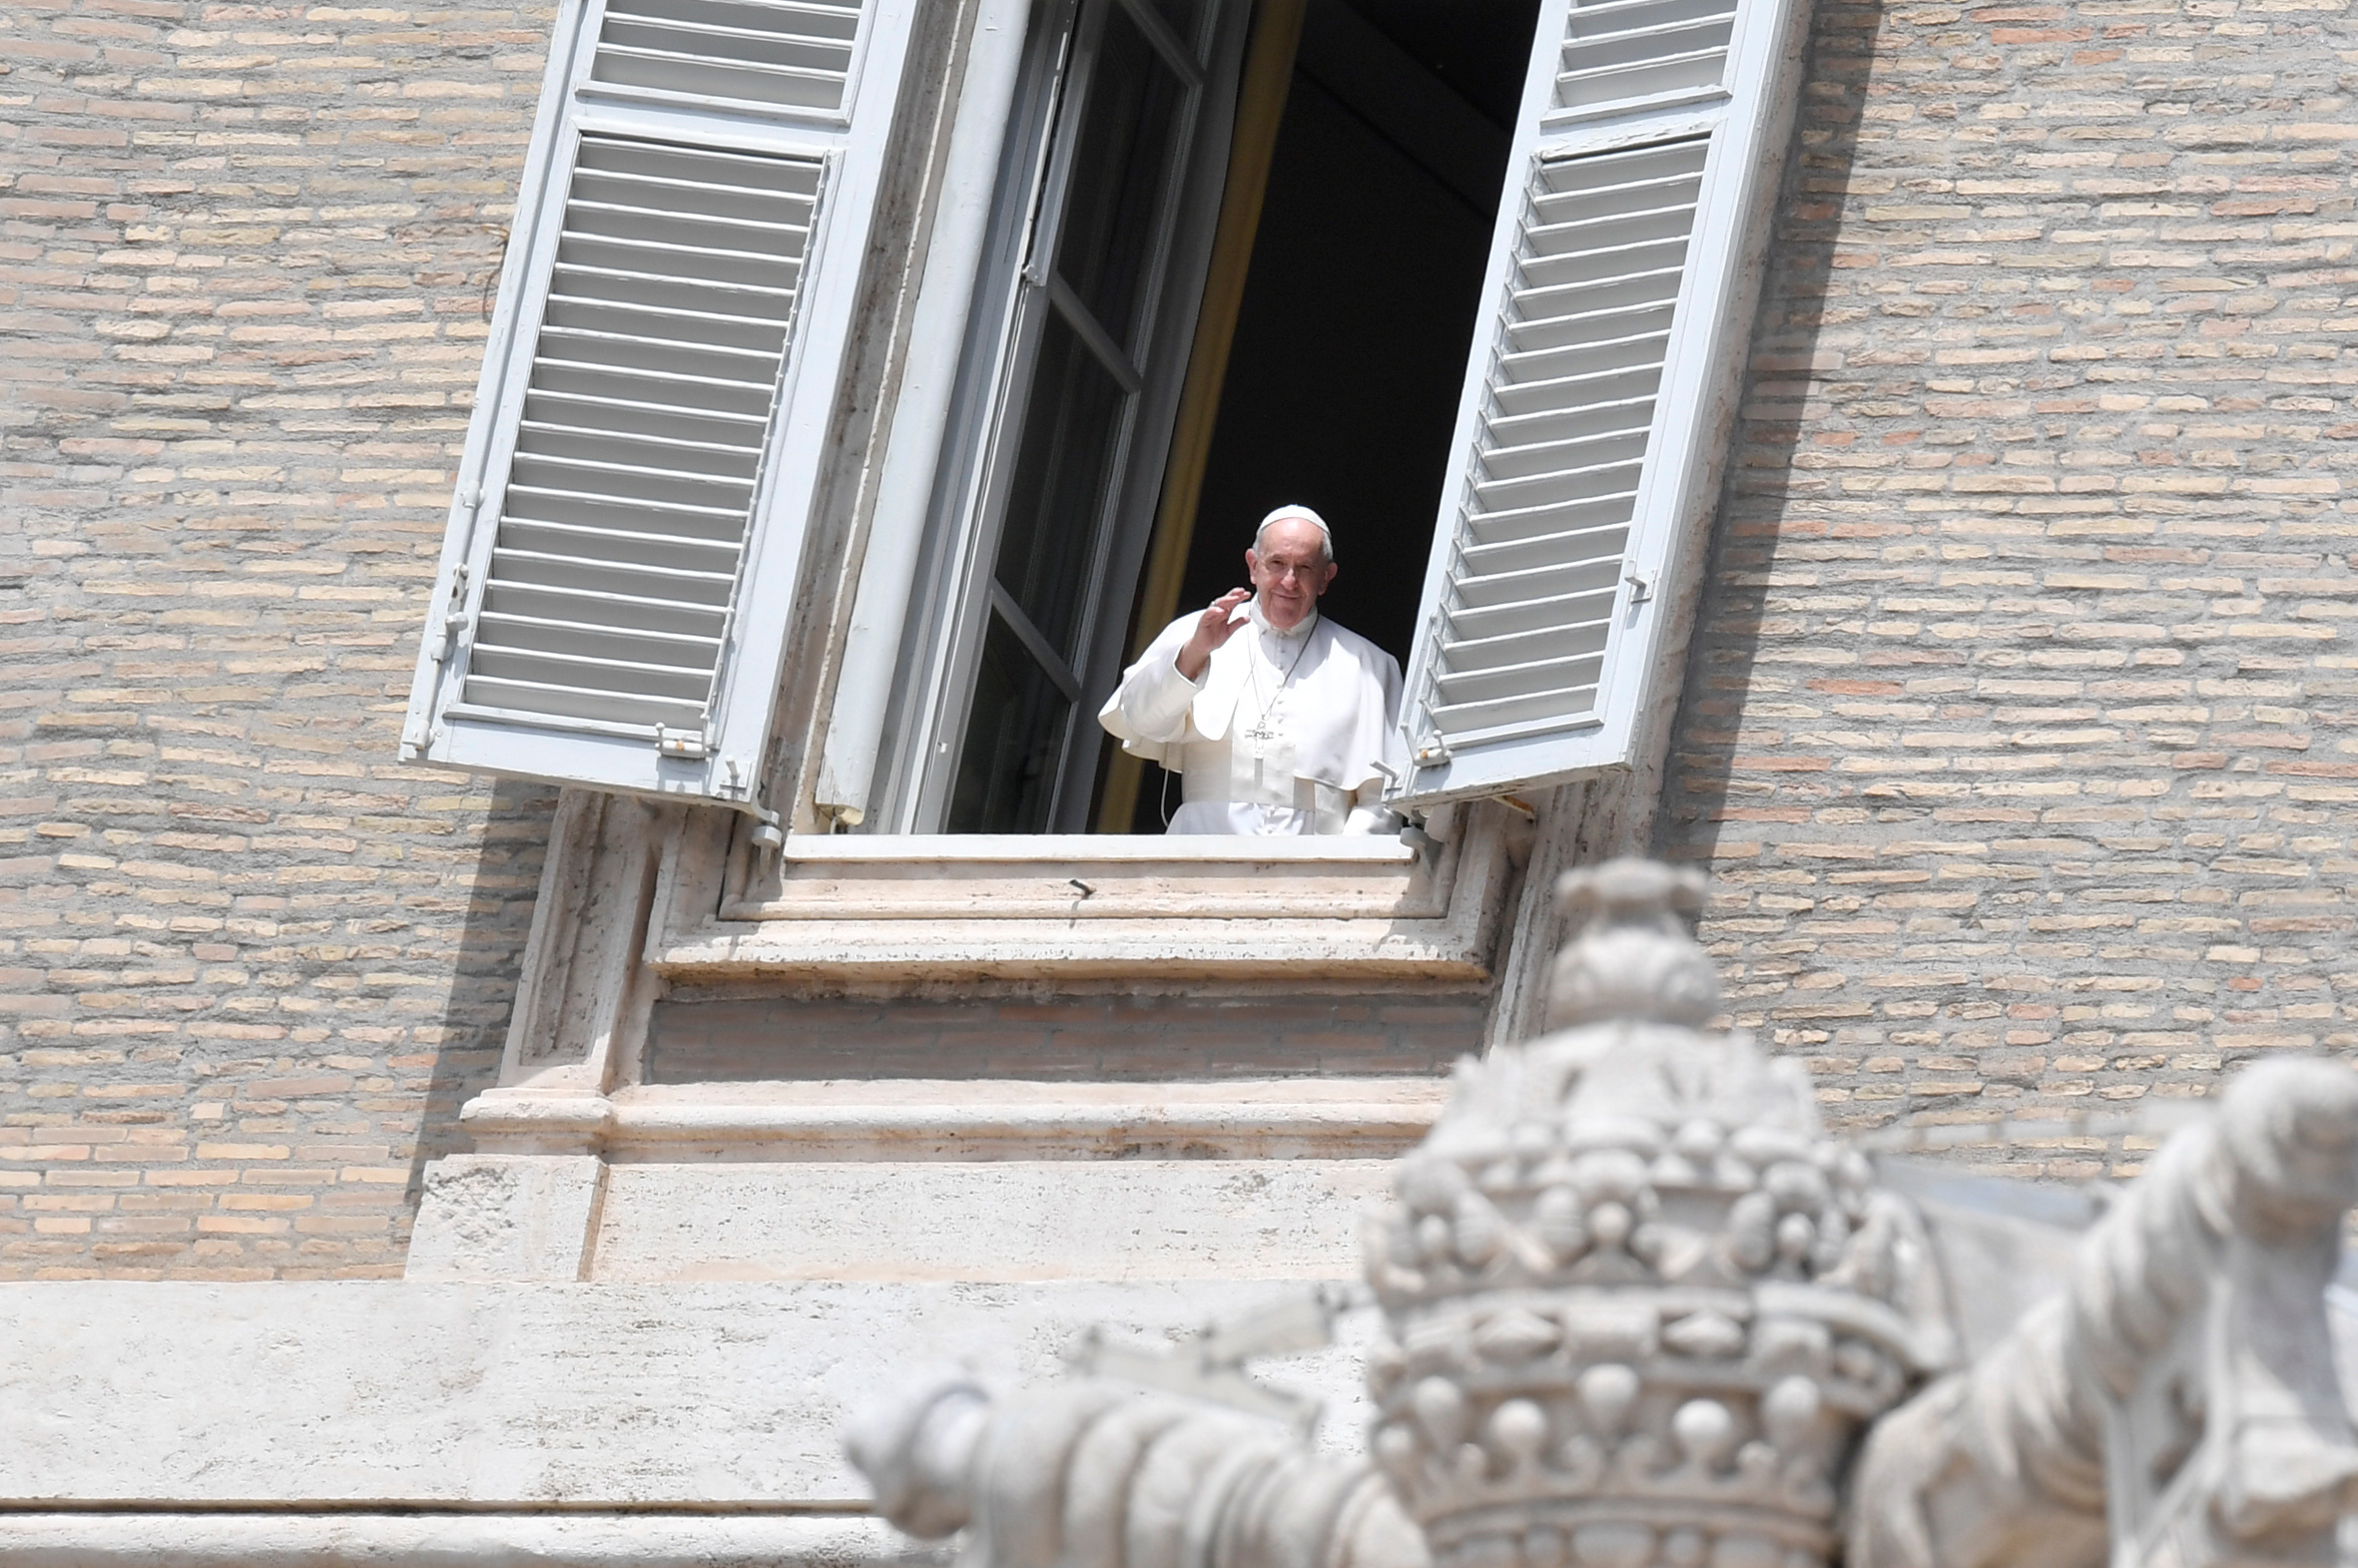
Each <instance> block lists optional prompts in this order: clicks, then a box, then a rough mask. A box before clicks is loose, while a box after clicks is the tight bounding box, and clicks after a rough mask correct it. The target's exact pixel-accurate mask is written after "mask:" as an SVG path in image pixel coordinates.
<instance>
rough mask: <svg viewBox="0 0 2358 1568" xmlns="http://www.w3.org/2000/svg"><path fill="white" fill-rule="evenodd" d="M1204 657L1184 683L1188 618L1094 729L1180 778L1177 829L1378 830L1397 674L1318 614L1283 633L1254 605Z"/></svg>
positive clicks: (1133, 674)
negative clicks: (1182, 650)
mask: <svg viewBox="0 0 2358 1568" xmlns="http://www.w3.org/2000/svg"><path fill="white" fill-rule="evenodd" d="M1241 614H1242V615H1243V616H1244V618H1245V621H1246V623H1247V624H1246V625H1244V626H1242V627H1240V628H1239V629H1238V630H1237V631H1236V633H1235V634H1234V635H1233V636H1231V637H1230V638H1229V639H1228V641H1227V642H1225V643H1222V644H1221V645H1220V646H1219V647H1218V648H1215V649H1213V650H1212V657H1211V662H1210V663H1209V664H1207V665H1206V666H1205V667H1204V673H1203V675H1202V676H1201V677H1200V678H1198V679H1196V680H1194V681H1190V680H1188V679H1187V677H1185V676H1183V675H1181V674H1180V673H1179V649H1180V646H1181V645H1182V644H1184V643H1185V642H1186V641H1187V639H1188V637H1189V636H1190V635H1191V634H1192V633H1193V632H1194V630H1195V625H1196V621H1197V619H1198V617H1197V616H1193V615H1191V616H1187V617H1185V618H1183V619H1181V620H1177V621H1173V622H1172V623H1171V624H1170V625H1169V626H1167V627H1165V628H1164V629H1163V632H1162V635H1161V636H1159V637H1157V638H1156V639H1155V640H1154V642H1153V643H1152V644H1150V645H1149V646H1148V648H1147V650H1146V652H1145V653H1144V654H1143V655H1141V656H1140V657H1139V660H1138V662H1137V663H1136V664H1134V665H1132V666H1130V668H1129V669H1127V670H1125V671H1124V672H1122V684H1121V685H1120V686H1119V687H1117V688H1116V689H1115V690H1114V694H1113V696H1112V697H1111V698H1109V699H1107V701H1106V704H1105V708H1104V711H1103V712H1101V713H1099V714H1098V715H1097V722H1098V723H1099V724H1101V725H1103V726H1104V727H1105V729H1106V731H1107V732H1108V733H1109V734H1111V735H1113V736H1114V737H1116V738H1117V739H1119V740H1120V742H1121V743H1122V749H1123V750H1124V751H1126V752H1131V753H1134V754H1135V755H1137V756H1139V757H1143V758H1145V759H1146V760H1147V761H1149V762H1153V763H1159V764H1161V765H1162V766H1163V767H1164V768H1166V769H1168V770H1169V771H1170V772H1172V773H1175V774H1178V775H1180V777H1181V779H1182V781H1183V786H1184V794H1185V797H1186V803H1185V804H1183V805H1181V806H1180V807H1179V810H1178V813H1177V814H1176V815H1174V816H1173V817H1172V818H1171V831H1172V832H1175V833H1380V832H1389V831H1392V830H1393V829H1395V828H1397V827H1398V826H1399V825H1400V823H1399V819H1398V818H1397V817H1395V816H1394V815H1393V814H1392V813H1391V812H1390V811H1388V810H1386V809H1384V805H1383V791H1384V775H1383V773H1382V772H1381V771H1380V770H1379V769H1378V768H1377V767H1376V765H1377V764H1378V763H1380V762H1381V763H1386V764H1390V765H1392V767H1393V768H1394V770H1395V771H1396V772H1397V771H1398V768H1399V763H1398V761H1397V755H1396V754H1397V753H1398V752H1399V750H1400V748H1399V739H1398V732H1397V731H1396V729H1395V725H1396V723H1397V721H1398V720H1399V718H1400V686H1401V681H1400V664H1399V662H1398V661H1396V660H1395V659H1394V658H1393V657H1392V655H1390V654H1388V653H1386V652H1385V651H1384V650H1383V649H1381V648H1378V647H1377V646H1376V645H1375V644H1373V643H1371V642H1369V641H1368V640H1367V639H1366V638H1364V637H1362V636H1360V635H1359V634H1358V633H1357V632H1347V631H1345V630H1344V629H1343V628H1342V627H1339V626H1337V625H1336V624H1335V623H1334V622H1332V621H1330V620H1328V619H1327V618H1326V617H1325V616H1323V615H1314V616H1310V617H1308V618H1306V619H1305V620H1304V621H1303V622H1302V624H1300V625H1298V626H1296V627H1294V628H1292V629H1291V630H1289V631H1283V632H1281V631H1279V630H1278V629H1277V628H1275V627H1273V626H1271V625H1270V624H1269V622H1268V621H1267V620H1266V619H1265V618H1264V617H1263V616H1262V613H1261V604H1260V601H1259V600H1254V601H1252V602H1250V603H1248V604H1247V605H1246V606H1245V607H1244V610H1243V611H1242V612H1241Z"/></svg>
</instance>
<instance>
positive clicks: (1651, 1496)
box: [1368, 861, 1950, 1568]
mask: <svg viewBox="0 0 2358 1568" xmlns="http://www.w3.org/2000/svg"><path fill="white" fill-rule="evenodd" d="M1562 896H1563V902H1564V905H1565V908H1566V911H1567V913H1568V914H1570V915H1571V917H1572V918H1573V919H1574V920H1577V921H1580V922H1582V924H1581V927H1580V929H1579V934H1578V935H1577V936H1576V938H1575V939H1574V940H1573V942H1572V943H1571V945H1570V946H1569V947H1568V948H1566V949H1565V951H1564V952H1563V954H1562V956H1561V958H1560V959H1559V960H1558V962H1557V964H1556V967H1555V973H1554V996H1555V1006H1554V1008H1553V1011H1552V1013H1551V1017H1552V1019H1553V1020H1554V1021H1555V1022H1557V1023H1558V1024H1559V1025H1560V1027H1558V1028H1557V1029H1556V1030H1555V1031H1554V1032H1552V1033H1549V1034H1547V1035H1545V1036H1543V1037H1541V1038H1540V1039H1538V1040H1534V1041H1532V1042H1531V1043H1530V1044H1529V1045H1527V1046H1525V1047H1523V1048H1522V1049H1520V1050H1517V1051H1507V1052H1501V1053H1499V1054H1498V1055H1496V1056H1495V1057H1493V1058H1492V1059H1490V1060H1489V1061H1487V1062H1481V1063H1474V1062H1468V1063H1464V1064H1462V1065H1461V1067H1460V1069H1459V1075H1458V1082H1457V1089H1456V1093H1455V1095H1454V1097H1453V1098H1452V1100H1451V1102H1450V1105H1449V1108H1448V1109H1447V1111H1445V1112H1444V1114H1443V1116H1442V1119H1441V1122H1440V1124H1439V1125H1438V1126H1437V1127H1435V1129H1434V1131H1433V1135H1432V1137H1431V1138H1429V1139H1428V1140H1427V1141H1426V1143H1425V1144H1424V1145H1423V1146H1422V1147H1421V1148H1419V1149H1418V1150H1416V1151H1415V1152H1414V1153H1413V1154H1411V1155H1410V1156H1409V1157H1408V1158H1406V1159H1405V1160H1403V1161H1402V1162H1401V1165H1400V1167H1399V1171H1398V1175H1397V1180H1396V1182H1395V1190H1396V1192H1397V1194H1398V1202H1397V1203H1396V1204H1395V1205H1394V1207H1393V1209H1392V1211H1391V1212H1390V1213H1389V1214H1387V1215H1386V1216H1385V1217H1384V1218H1383V1219H1382V1220H1381V1221H1380V1222H1379V1223H1378V1224H1377V1225H1376V1226H1375V1227H1374V1228H1373V1230H1372V1235H1371V1239H1370V1244H1369V1268H1368V1279H1369V1283H1370V1284H1371V1285H1372V1286H1373V1287H1374V1289H1375V1292H1376V1297H1377V1300H1378V1301H1379V1302H1380V1303H1381V1305H1382V1306H1383V1308H1384V1311H1385V1314H1386V1317H1387V1319H1388V1321H1389V1326H1390V1329H1391V1336H1390V1338H1389V1339H1388V1340H1387V1341H1386V1342H1385V1343H1383V1344H1382V1345H1381V1346H1380V1347H1379V1348H1378V1349H1377V1351H1376V1352H1375V1354H1374V1356H1373V1357H1372V1360H1371V1364H1370V1367H1369V1381H1370V1385H1371V1388H1372V1391H1373V1392H1374V1395H1375V1397H1376V1400H1377V1403H1378V1406H1379V1409H1380V1410H1381V1412H1382V1413H1381V1416H1380V1418H1379V1420H1378V1423H1377V1426H1376V1429H1375V1433H1374V1452H1375V1457H1376V1460H1377V1462H1378V1464H1379V1465H1381V1466H1382V1467H1383V1469H1384V1471H1385V1473H1386V1474H1387V1475H1388V1476H1389V1477H1390V1478H1391V1479H1392V1481H1393V1484H1394V1486H1395V1487H1396V1488H1397V1489H1398V1491H1399V1492H1400V1495H1401V1497H1402V1498H1403V1500H1404V1501H1405V1502H1406V1504H1407V1506H1408V1510H1409V1512H1410V1514H1411V1515H1412V1516H1413V1517H1414V1518H1415V1519H1416V1520H1417V1521H1418V1522H1419V1523H1420V1524H1421V1525H1423V1526H1424V1528H1425V1532H1426V1535H1427V1538H1428V1540H1429V1542H1430V1544H1431V1547H1432V1551H1433V1556H1434V1559H1435V1561H1436V1563H1437V1564H1439V1565H1441V1568H1560V1565H1562V1564H1564V1563H1566V1562H1576V1563H1581V1564H1598V1565H1609V1568H1640V1565H1643V1564H1649V1563H1656V1562H1659V1563H1663V1564H1668V1565H1671V1568H1700V1565H1705V1564H1708V1565H1710V1568H1807V1565H1814V1564H1817V1563H1821V1562H1823V1561H1824V1560H1825V1559H1826V1557H1827V1555H1828V1554H1829V1552H1830V1551H1831V1549H1832V1546H1833V1542H1834V1535H1833V1528H1834V1517H1835V1504H1836V1490H1835V1481H1836V1478H1837V1474H1838V1468H1839V1466H1840V1465H1841V1463H1842V1462H1843V1460H1844V1459H1845V1458H1846V1457H1847V1455H1848V1452H1849V1449H1850V1445H1851V1442H1852V1439H1853V1437H1854V1435H1855V1433H1856V1431H1857V1429H1858V1427H1859V1426H1860V1424H1861V1423H1863V1422H1865V1421H1868V1420H1871V1419H1872V1418H1873V1417H1875V1416H1876V1415H1878V1414H1880V1413H1881V1412H1882V1411H1884V1410H1885V1409H1887V1408H1889V1407H1890V1406H1891V1405H1893V1404H1894V1403H1896V1402H1897V1401H1898V1400H1899V1399H1900V1397H1901V1396H1902V1395H1903V1394H1904V1393H1905V1392H1906V1391H1907V1390H1908V1388H1909V1387H1910V1386H1911V1385H1912V1384H1913V1382H1914V1381H1915V1380H1916V1378H1918V1377H1919V1376H1920V1375H1922V1374H1924V1373H1926V1372H1929V1371H1933V1370H1936V1369H1938V1368H1940V1367H1942V1366H1943V1365H1945V1364H1946V1363H1947V1360H1948V1358H1949V1354H1950V1343H1949V1337H1948V1334H1947V1332H1946V1329H1945V1328H1944V1326H1943V1325H1942V1323H1941V1320H1940V1315H1939V1303H1938V1297H1937V1292H1936V1290H1935V1288H1934V1285H1933V1282H1932V1280H1931V1277H1930V1274H1929V1271H1928V1267H1927V1262H1928V1260H1927V1253H1926V1249H1925V1246H1924V1242H1923V1238H1922V1236H1921V1235H1920V1233H1919V1231H1918V1228H1917V1226H1916V1223H1915V1218H1914V1216H1913V1214H1912V1213H1911V1212H1910V1211H1909V1210H1908V1209H1907V1208H1906V1207H1905V1206H1904V1205H1903V1204H1901V1203H1899V1202H1898V1201H1897V1200H1894V1199H1892V1198H1890V1197H1888V1196H1886V1195H1882V1194H1879V1193H1878V1192H1877V1191H1876V1189H1875V1186H1874V1182H1873V1175H1872V1172H1871V1170H1870V1169H1869V1167H1868V1164H1867V1162H1866V1161H1865V1159H1864V1158H1862V1157H1861V1156H1860V1155H1858V1154H1857V1153H1856V1152H1854V1151H1851V1150H1848V1149H1845V1148H1843V1147H1842V1146H1841V1145H1838V1144H1835V1143H1833V1142H1831V1141H1829V1140H1828V1139H1827V1138H1826V1136H1825V1134H1824V1132H1823V1130H1822V1129H1821V1127H1820V1125H1819V1122H1818V1117H1817V1113H1816V1109H1815V1107H1814V1105H1813V1103H1812V1100H1811V1097H1810V1093H1809V1086H1808V1083H1807V1080H1806V1079H1805V1078H1804V1077H1803V1076H1802V1074H1801V1073H1800V1072H1799V1071H1798V1069H1797V1068H1795V1067H1794V1065H1793V1064H1790V1063H1778V1062H1771V1061H1769V1060H1767V1059H1766V1058H1764V1057H1763V1056H1762V1055H1761V1053H1760V1052H1759V1051H1758V1049H1757V1048H1756V1047H1755V1046H1754V1045H1753V1043H1752V1041H1751V1040H1750V1038H1749V1037H1748V1036H1745V1035H1743V1034H1740V1033H1738V1034H1707V1033H1705V1032H1703V1030H1702V1029H1701V1027H1700V1026H1701V1025H1703V1024H1704V1023H1705V1022H1707V1021H1708V1020H1709V1019H1710V1017H1711V1016H1712V1015H1713V1014H1714V1013H1715V1012H1717V1011H1718V1006H1719V997H1718V985H1717V982H1716V980H1715V978H1714V976H1713V974H1712V971H1711V966H1710V963H1709V960H1708V959H1707V957H1706V956H1705V955H1704V953H1703V951H1702V949H1701V948H1700V947H1698V946H1697V945H1696V944H1695V942H1694V941H1693V939H1692V938H1691V937H1690V936H1688V934H1687V931H1686V927H1685V924H1684V921H1683V919H1682V918H1681V916H1682V915H1685V914H1687V913H1689V912H1691V911H1693V910H1694V909H1696V908H1699V907H1700V905H1701V901H1702V878H1701V877H1700V876H1698V875H1696V874H1695V873H1693V872H1689V871H1679V870H1673V869H1671V868H1669V867H1666V866H1662V865H1656V864H1651V863H1647V862H1642V861H1621V862H1614V863H1612V864H1608V865H1605V866H1602V867H1599V868H1597V869H1594V870H1589V871H1582V872H1576V873H1574V874H1572V875H1571V876H1569V877H1567V878H1566V879H1565V881H1564V885H1563V893H1562Z"/></svg>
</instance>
